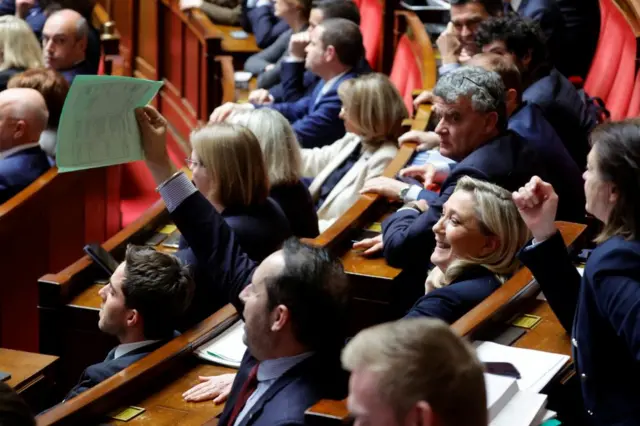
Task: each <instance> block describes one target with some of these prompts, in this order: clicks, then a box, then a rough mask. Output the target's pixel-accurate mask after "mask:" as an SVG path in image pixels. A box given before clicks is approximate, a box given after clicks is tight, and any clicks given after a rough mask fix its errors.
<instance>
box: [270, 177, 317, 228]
mask: <svg viewBox="0 0 640 426" xmlns="http://www.w3.org/2000/svg"><path fill="white" fill-rule="evenodd" d="M269 195H270V196H271V198H273V199H274V200H275V201H276V202H277V203H278V204H279V205H280V207H281V208H282V210H283V211H284V214H285V215H286V216H287V219H289V224H290V225H291V231H292V232H293V235H295V236H296V237H298V238H315V237H317V236H318V234H319V233H320V231H319V229H318V215H317V213H316V208H315V205H314V204H313V200H312V199H311V194H309V189H308V188H307V187H306V186H305V185H304V184H303V183H302V182H300V181H297V182H295V183H292V184H287V183H284V184H280V185H273V186H272V187H271V193H270V194H269Z"/></svg>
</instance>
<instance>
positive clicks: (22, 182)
mask: <svg viewBox="0 0 640 426" xmlns="http://www.w3.org/2000/svg"><path fill="white" fill-rule="evenodd" d="M49 167H51V166H50V165H49V160H48V159H47V154H45V153H44V151H43V150H41V149H40V147H39V146H35V147H33V148H28V149H25V150H23V151H19V152H16V153H15V154H12V155H10V156H8V157H7V158H3V159H0V204H2V203H4V202H5V201H7V200H8V199H10V198H11V197H13V196H14V195H16V194H17V193H18V192H20V191H22V190H23V189H25V188H26V187H27V186H29V185H30V184H31V183H32V182H33V181H34V180H36V179H37V178H38V177H39V176H40V175H42V174H43V173H44V172H46V171H47V170H49Z"/></svg>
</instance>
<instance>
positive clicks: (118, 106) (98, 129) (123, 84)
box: [56, 75, 162, 172]
mask: <svg viewBox="0 0 640 426" xmlns="http://www.w3.org/2000/svg"><path fill="white" fill-rule="evenodd" d="M160 87H162V83H161V82H159V81H151V80H143V79H139V78H131V77H115V76H99V75H79V76H77V77H76V78H75V79H74V80H73V84H72V85H71V89H70V90H69V94H68V95H67V99H66V101H65V103H64V107H63V108H62V115H61V117H60V125H59V126H58V143H57V147H56V163H57V165H58V171H60V172H71V171H74V170H83V169H90V168H94V167H103V166H110V165H113V164H123V163H128V162H131V161H137V160H142V159H143V158H144V153H143V151H142V146H141V144H140V143H141V141H140V132H139V131H138V122H137V121H136V117H135V113H134V110H135V109H136V108H139V107H143V106H145V105H147V104H148V103H149V101H151V99H153V97H154V96H155V95H156V94H157V93H158V90H160Z"/></svg>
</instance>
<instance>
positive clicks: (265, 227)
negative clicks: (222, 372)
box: [176, 199, 317, 329]
mask: <svg viewBox="0 0 640 426" xmlns="http://www.w3.org/2000/svg"><path fill="white" fill-rule="evenodd" d="M220 216H222V218H223V219H224V221H225V222H226V224H227V225H228V226H229V227H230V228H231V229H232V230H233V233H234V234H235V236H236V237H237V239H238V242H239V244H240V246H241V248H242V250H243V251H244V252H245V253H246V254H247V255H248V256H249V257H250V258H251V259H253V260H255V261H256V262H261V261H262V260H263V259H264V258H265V257H267V256H269V255H270V254H271V253H273V252H274V251H276V250H278V249H279V248H280V246H281V245H282V243H283V242H284V240H286V239H287V238H289V237H290V236H291V228H290V227H289V222H288V221H287V218H286V216H285V215H284V213H283V212H282V210H281V209H280V207H279V206H278V205H277V204H276V202H275V201H273V200H271V199H267V202H266V203H265V204H263V205H259V206H249V207H233V208H226V209H224V211H223V212H222V213H221V214H220ZM316 226H317V224H316ZM176 256H177V257H178V258H179V259H180V260H182V262H183V263H184V264H186V265H189V266H190V270H191V273H192V275H193V278H194V280H195V282H196V293H195V296H194V298H193V301H192V303H191V306H190V307H189V310H188V313H187V315H185V318H184V320H183V321H181V324H180V329H187V328H189V327H190V326H192V325H194V324H196V323H198V322H199V321H202V320H203V319H205V318H206V317H208V316H209V315H211V314H212V313H213V312H215V311H216V310H218V309H220V308H221V307H222V306H224V305H225V304H227V303H228V302H229V300H228V299H227V298H226V297H225V296H224V295H223V294H221V293H219V292H217V287H216V286H215V285H211V283H212V282H213V279H214V277H212V276H211V275H210V274H209V269H208V266H207V263H206V262H199V261H198V258H197V256H196V254H195V253H194V252H193V250H192V249H191V247H190V246H189V244H188V242H187V240H186V239H185V238H184V236H183V237H182V238H181V240H180V247H179V250H178V252H177V253H176Z"/></svg>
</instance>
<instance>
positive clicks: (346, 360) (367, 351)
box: [342, 318, 488, 426]
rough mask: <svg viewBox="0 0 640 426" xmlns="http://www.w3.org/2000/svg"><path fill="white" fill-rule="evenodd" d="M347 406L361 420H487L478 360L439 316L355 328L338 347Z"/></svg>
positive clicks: (456, 423) (430, 425) (455, 425)
mask: <svg viewBox="0 0 640 426" xmlns="http://www.w3.org/2000/svg"><path fill="white" fill-rule="evenodd" d="M342 365H343V366H344V368H345V369H347V370H348V371H351V378H350V379H349V399H348V407H349V412H350V413H351V416H352V417H353V418H354V419H355V424H356V425H358V424H363V425H367V426H487V424H488V413H487V396H486V390H485V385H484V376H483V370H484V368H483V366H482V364H481V363H480V361H478V359H477V358H476V355H475V353H474V350H473V348H472V347H471V346H470V345H469V344H468V343H466V342H465V341H464V340H462V339H461V338H460V337H458V336H456V335H455V333H453V331H451V329H449V327H448V326H447V325H446V324H445V323H443V322H442V321H439V320H435V319H428V318H421V319H405V320H401V321H396V322H391V323H386V324H380V325H377V326H374V327H371V328H368V329H365V330H363V331H361V332H360V333H358V334H357V335H356V336H355V337H354V338H353V339H351V341H349V343H348V344H347V346H346V347H345V348H344V351H343V352H342Z"/></svg>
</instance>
